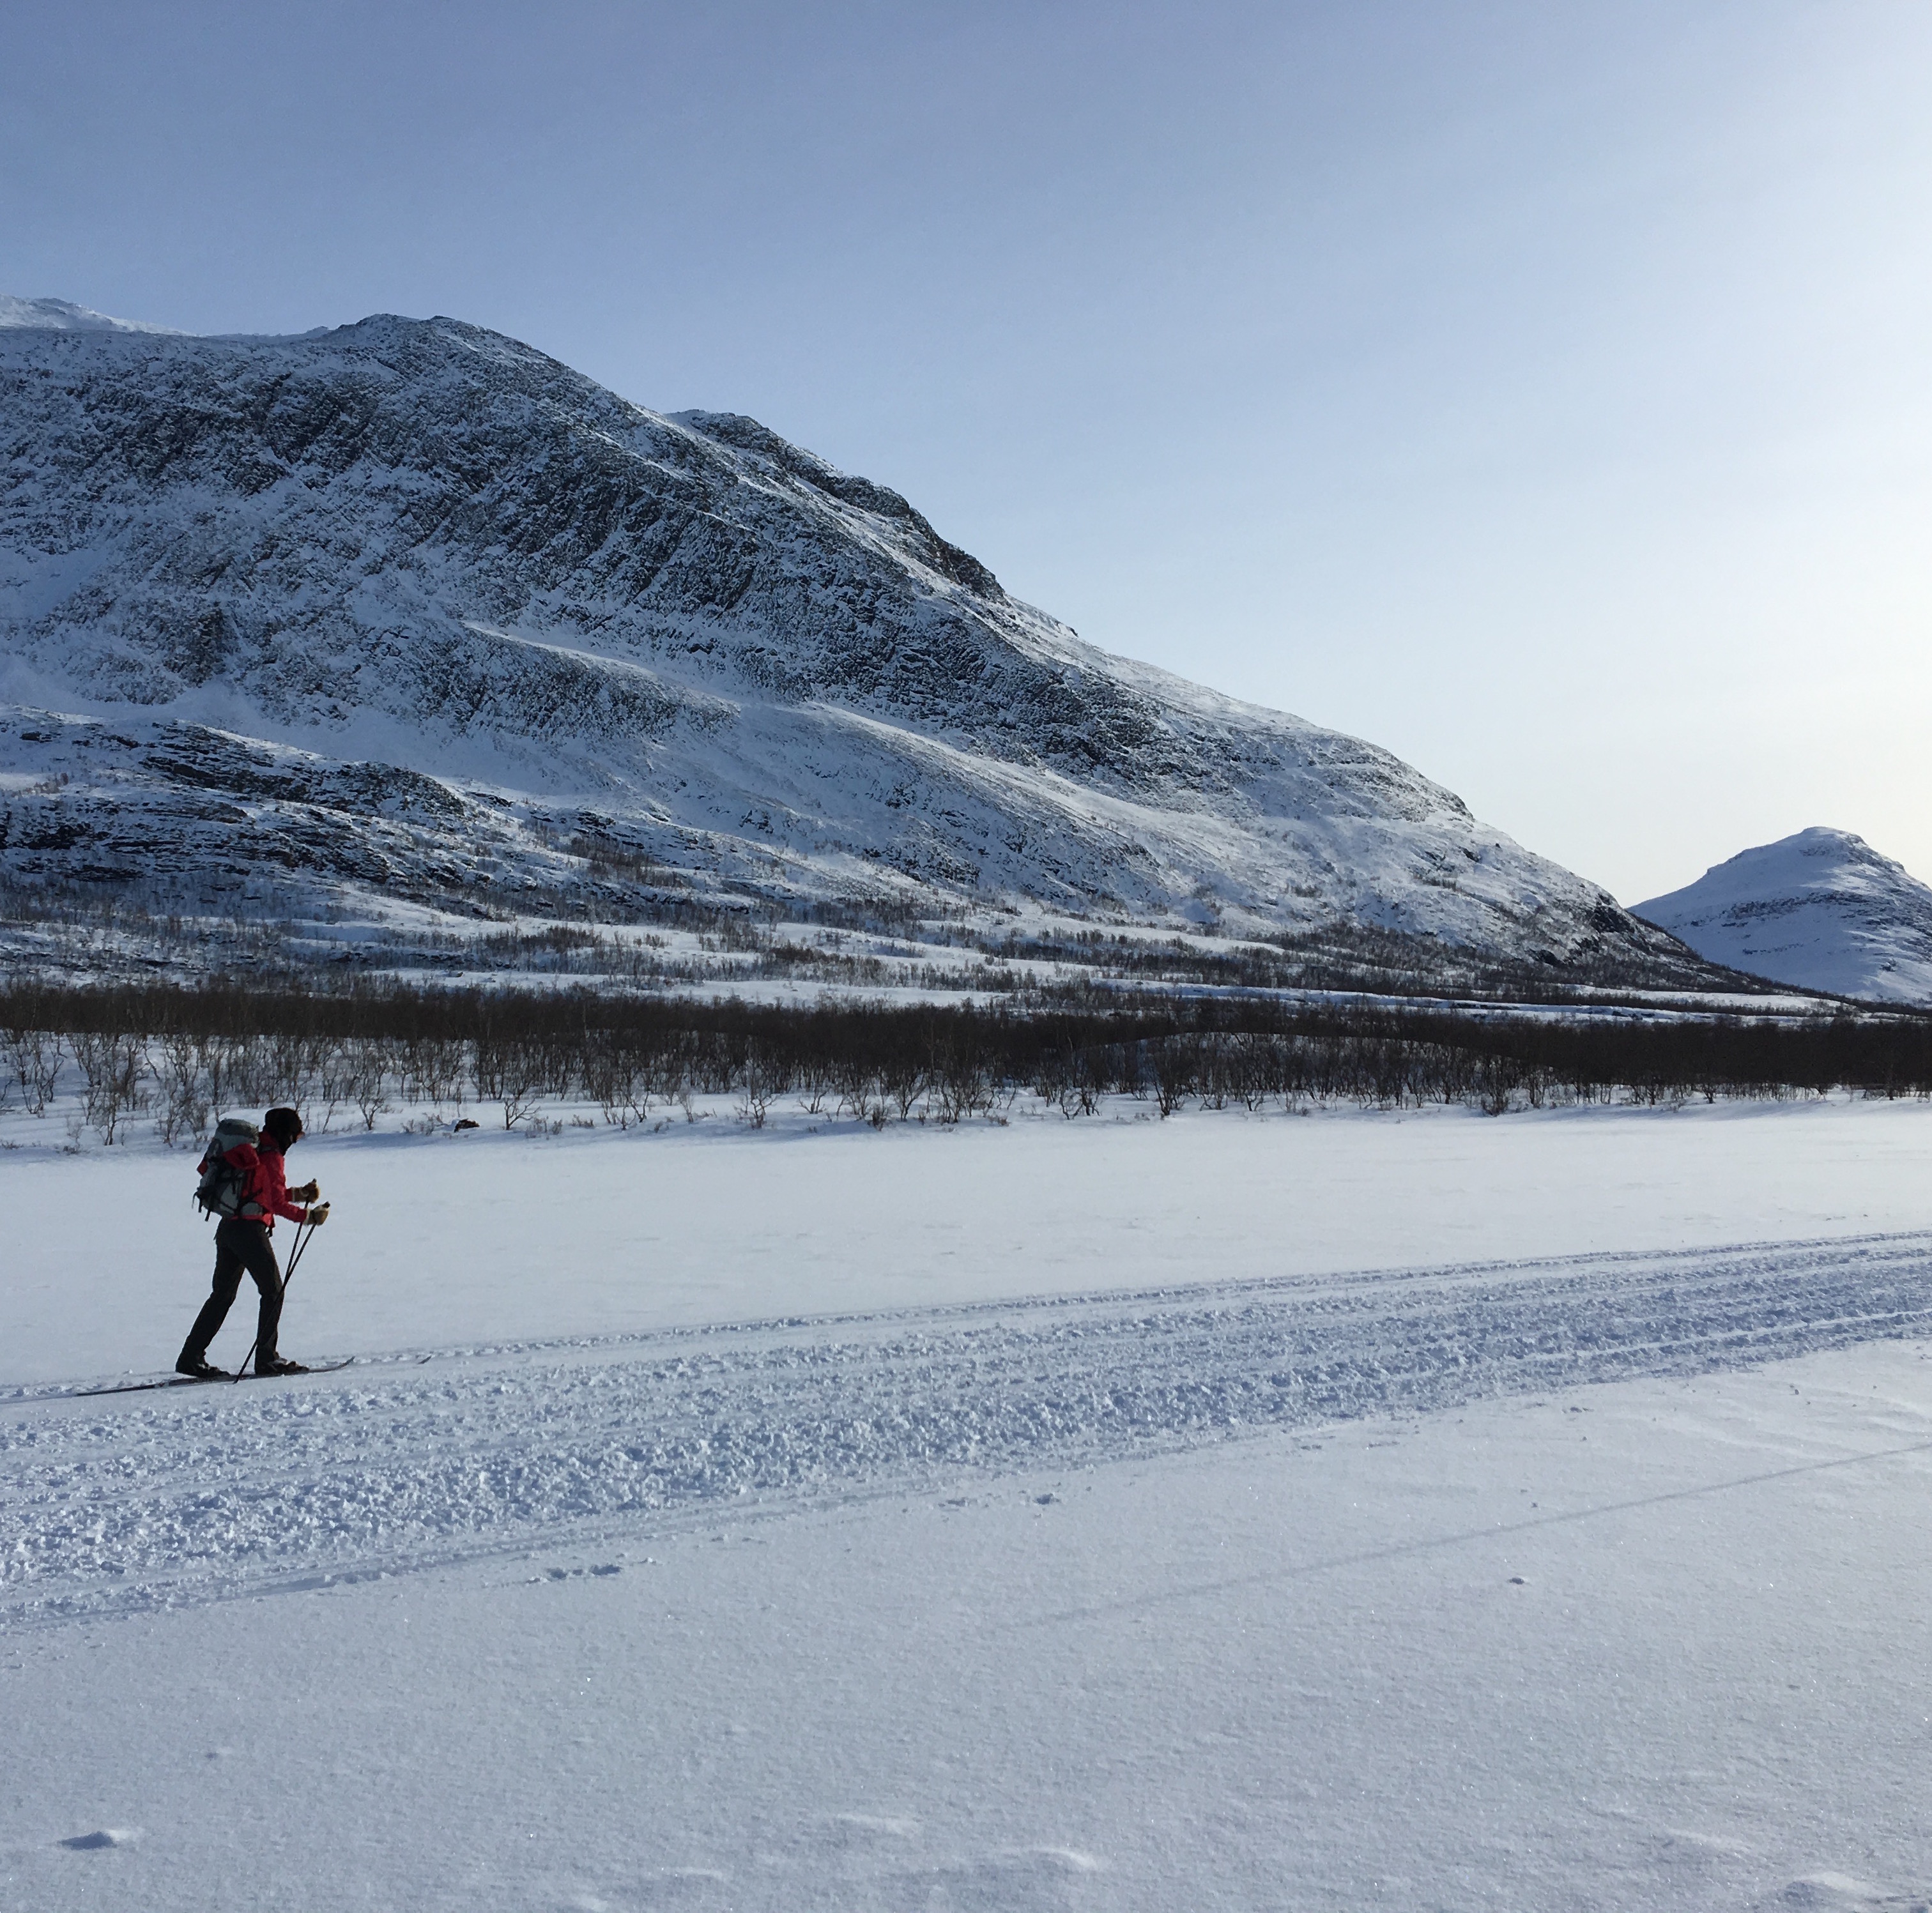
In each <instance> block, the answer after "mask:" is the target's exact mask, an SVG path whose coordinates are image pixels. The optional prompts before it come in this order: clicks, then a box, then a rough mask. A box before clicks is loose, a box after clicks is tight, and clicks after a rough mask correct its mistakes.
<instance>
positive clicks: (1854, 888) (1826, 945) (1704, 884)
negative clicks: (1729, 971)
mask: <svg viewBox="0 0 1932 1913" xmlns="http://www.w3.org/2000/svg"><path fill="white" fill-rule="evenodd" d="M1636 913H1637V915H1638V916H1641V917H1643V918H1644V919H1646V921H1647V922H1652V923H1655V924H1658V925H1661V926H1662V927H1663V928H1665V929H1667V930H1668V931H1670V932H1671V934H1673V936H1676V937H1681V938H1682V939H1683V940H1684V941H1685V943H1688V944H1689V945H1690V946H1691V948H1692V949H1694V950H1696V951H1697V952H1698V953H1699V954H1700V955H1702V956H1705V957H1708V958H1709V959H1710V960H1711V961H1712V962H1713V963H1721V964H1727V965H1729V966H1730V967H1732V968H1733V969H1736V970H1747V971H1748V972H1750V973H1751V974H1752V975H1754V976H1768V977H1770V978H1772V979H1773V980H1774V981H1775V982H1781V983H1790V984H1795V985H1798V986H1799V987H1800V988H1805V989H1814V990H1829V991H1834V992H1835V993H1836V994H1839V995H1841V996H1847V997H1868V998H1870V999H1871V1000H1873V1001H1875V1002H1879V1003H1928V1004H1932V888H1928V887H1927V886H1926V885H1924V884H1923V883H1920V882H1919V880H1918V878H1917V877H1914V876H1912V874H1911V873H1910V872H1909V871H1907V870H1906V868H1905V867H1904V865H1902V864H1898V863H1894V862H1893V861H1892V860H1891V858H1889V857H1887V856H1880V855H1879V853H1878V852H1877V851H1876V850H1873V848H1872V847H1871V846H1870V844H1867V842H1866V841H1864V838H1861V837H1854V836H1853V835H1852V833H1851V832H1849V830H1828V829H1823V828H1817V829H1811V830H1801V831H1799V832H1798V833H1797V834H1796V835H1795V836H1792V837H1784V838H1780V839H1779V840H1778V842H1776V843H1775V844H1760V845H1759V846H1758V847H1757V848H1756V849H1754V850H1743V851H1740V852H1739V854H1738V855H1737V856H1734V857H1733V858H1731V859H1729V860H1728V861H1727V862H1724V863H1721V864H1716V865H1713V866H1712V868H1710V869H1709V870H1707V871H1706V872H1705V873H1704V874H1703V876H1702V877H1700V878H1698V880H1697V882H1696V883H1689V884H1686V885H1685V887H1684V888H1683V889H1681V890H1673V891H1672V892H1670V895H1668V896H1664V897H1653V898H1652V899H1651V900H1650V901H1649V902H1648V903H1644V904H1638V905H1637V911H1636Z"/></svg>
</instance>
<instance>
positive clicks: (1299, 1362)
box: [0, 1231, 1932, 1626]
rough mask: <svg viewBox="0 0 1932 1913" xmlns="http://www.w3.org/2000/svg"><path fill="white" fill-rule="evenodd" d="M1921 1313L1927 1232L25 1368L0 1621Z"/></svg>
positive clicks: (658, 1523) (647, 1521)
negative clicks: (653, 1327) (256, 1372)
mask: <svg viewBox="0 0 1932 1913" xmlns="http://www.w3.org/2000/svg"><path fill="white" fill-rule="evenodd" d="M1925 1333H1932V1231H1913V1232H1909V1233H1904V1234H1886V1235H1875V1236H1867V1237H1855V1238H1851V1239H1849V1240H1844V1239H1841V1240H1834V1241H1829V1242H1810V1243H1787V1244H1765V1245H1754V1246H1739V1247H1736V1248H1730V1249H1718V1250H1710V1249H1700V1250H1691V1251H1682V1252H1673V1253H1665V1254H1637V1255H1595V1256H1583V1257H1571V1258H1561V1259H1556V1260H1552V1261H1542V1262H1520V1263H1509V1264H1496V1263H1490V1264H1477V1265H1469V1266H1464V1267H1450V1268H1442V1269H1434V1270H1406V1271H1397V1272H1394V1273H1379V1274H1373V1275H1367V1276H1344V1277H1338V1278H1331V1279H1295V1280H1293V1281H1271V1282H1244V1283H1229V1284H1225V1285H1220V1286H1209V1287H1206V1288H1188V1289H1184V1290H1166V1291H1146V1292H1144V1293H1141V1294H1120V1293H1115V1294H1106V1295H1097V1296H1093V1297H1043V1298H1040V1299H1038V1300H1034V1301H1031V1302H1020V1303H1010V1302H1002V1303H989V1304H986V1305H983V1306H970V1305H968V1306H952V1307H946V1308H938V1309H929V1310H922V1311H904V1312H892V1313H882V1314H877V1315H854V1316H849V1317H841V1318H823V1319H820V1320H816V1321H792V1322H781V1323H773V1324H754V1325H750V1326H737V1327H719V1328H710V1329H700V1330H682V1331H674V1332H669V1333H661V1334H656V1335H650V1336H633V1337H623V1338H604V1339H587V1340H583V1341H579V1342H565V1343H550V1344H540V1345H511V1346H498V1347H492V1348H476V1349H471V1350H461V1351H448V1352H446V1353H445V1354H441V1355H434V1354H433V1355H431V1356H427V1357H425V1356H422V1355H415V1356H400V1355H399V1356H395V1357H389V1358H386V1359H385V1358H380V1357H379V1358H377V1360H376V1361H375V1362H374V1364H373V1366H372V1365H371V1364H370V1363H368V1360H367V1359H366V1358H364V1359H359V1360H358V1362H357V1363H356V1366H354V1367H353V1369H348V1370H346V1371H344V1373H343V1375H341V1378H330V1379H329V1381H327V1382H320V1381H317V1382H311V1383H304V1382H301V1381H296V1382H293V1383H290V1384H284V1385H282V1386H281V1387H278V1388H277V1389H276V1390H274V1391H272V1392H270V1391H268V1390H261V1389H254V1388H251V1389H248V1390H225V1389H221V1388H220V1387H207V1388H200V1389H193V1390H180V1391H168V1392H164V1393H160V1394H156V1395H147V1396H142V1395H128V1396H118V1397H112V1398H102V1399H96V1400H93V1401H88V1402H81V1401H79V1400H77V1399H74V1397H72V1396H49V1394H47V1393H45V1392H44V1391H40V1390H20V1391H17V1392H15V1393H14V1394H13V1399H11V1400H10V1402H5V1403H4V1404H0V1407H4V1414H0V1536H4V1537H5V1540H4V1541H0V1621H5V1622H6V1623H7V1624H10V1625H16V1626H18V1625H21V1624H32V1623H34V1622H35V1621H40V1622H58V1621H63V1620H66V1619H70V1618H79V1617H82V1616H85V1615H93V1614H107V1613H114V1612H129V1611H136V1610H139V1609H146V1608H154V1607H158V1606H174V1605H177V1604H179V1603H188V1602H197V1601H205V1600H217V1599H221V1598H225V1597H232V1596H234V1595H237V1594H251V1593H259V1592H263V1591H269V1590H272V1589H276V1588H282V1589H287V1588H298V1587H302V1588H308V1587H315V1586H318V1585H328V1584H329V1583H330V1582H335V1581H341V1580H347V1579H362V1578H365V1577H368V1576H375V1575H378V1574H383V1573H398V1572H403V1571H407V1570H413V1569H422V1568H426V1567H435V1566H438V1565H440V1564H446V1563H449V1562H452V1561H457V1560H459V1559H462V1558H469V1557H474V1556H476V1555H485V1554H493V1553H500V1552H511V1551H519V1550H525V1549H530V1548H532V1547H536V1546H554V1545H558V1544H561V1543H571V1542H585V1541H588V1540H591V1539H592V1538H593V1537H595V1538H598V1539H601V1538H603V1537H605V1536H607V1535H608V1534H612V1533H613V1532H616V1531H623V1532H627V1533H630V1534H638V1533H640V1532H643V1531H649V1530H652V1529H661V1528H663V1527H664V1526H665V1525H675V1524H676V1523H678V1522H680V1521H682V1520H688V1519H700V1520H703V1519H715V1518H716V1516H717V1515H718V1513H719V1511H720V1510H721V1507H723V1506H724V1504H727V1503H728V1504H730V1507H731V1509H732V1512H733V1516H734V1518H742V1517H743V1516H745V1515H748V1514H749V1513H752V1512H754V1511H755V1512H757V1513H761V1514H767V1515H769V1514H772V1513H784V1512H787V1511H791V1510H799V1509H802V1508H805V1507H812V1506H820V1507H823V1506H825V1505H827V1504H834V1503H837V1502H840V1501H852V1500H855V1499H859V1498H871V1497H873V1496H876V1495H884V1494H892V1493H898V1492H907V1491H909V1490H910V1491H913V1492H917V1491H919V1490H922V1489H929V1488H930V1487H932V1486H935V1485H936V1484H937V1483H940V1482H941V1481H953V1480H957V1479H958V1478H959V1476H960V1475H961V1474H962V1473H966V1472H977V1473H982V1474H992V1475H998V1474H1014V1473H1018V1472H1021V1471H1029V1472H1037V1471H1052V1470H1055V1469H1058V1468H1068V1467H1074V1466H1079V1465H1084V1464H1088V1463H1091V1462H1102V1461H1109V1460H1117V1459H1126V1458H1129V1457H1132V1456H1137V1455H1146V1454H1151V1453H1158V1452H1163V1451H1172V1450H1176V1449H1181V1448H1187V1447H1196V1446H1199V1445H1202V1444H1206V1443H1209V1442H1214V1441H1223V1440H1226V1439H1229V1438H1238V1437H1240V1436H1242V1435H1252V1434H1255V1433H1258V1432H1265V1431H1268V1430H1274V1429H1295V1428H1307V1427H1310V1426H1319V1425H1321V1424H1323V1423H1337V1422H1343V1421H1348V1420H1355V1419H1358V1418H1360V1417H1365V1416H1388V1415H1397V1414H1424V1413H1430V1412H1433V1411H1439V1410H1442V1409H1445V1408H1454V1407H1455V1406H1457V1405H1459V1404H1462V1403H1466V1402H1472V1401H1476V1400H1480V1399H1490V1398H1496V1397H1502V1396H1512V1395H1523V1394H1534V1393H1544V1392H1547V1391H1550V1390H1556V1389H1559V1388H1567V1387H1575V1386H1577V1385H1579V1384H1585V1383H1590V1382H1600V1381H1622V1380H1626V1379H1630V1378H1636V1377H1639V1376H1646V1375H1651V1376H1654V1375H1695V1374H1700V1373H1704V1372H1710V1371H1712V1370H1716V1369H1729V1368H1738V1367H1743V1366H1751V1365H1754V1364H1756V1363H1762V1362H1766V1361H1770V1360H1777V1359H1781V1358H1784V1357H1790V1356H1796V1355H1800V1354H1808V1353H1811V1352H1813V1351H1817V1350H1822V1349H1827V1348H1842V1347H1844V1346H1846V1345H1849V1344H1851V1343H1854V1342H1861V1341H1866V1340H1870V1339H1876V1338H1881V1337H1897V1336H1914V1335H1921V1334H1925ZM385 1368H389V1369H392V1370H393V1371H394V1372H393V1373H392V1374H391V1375H384V1374H383V1370H384V1369H385Z"/></svg>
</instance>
